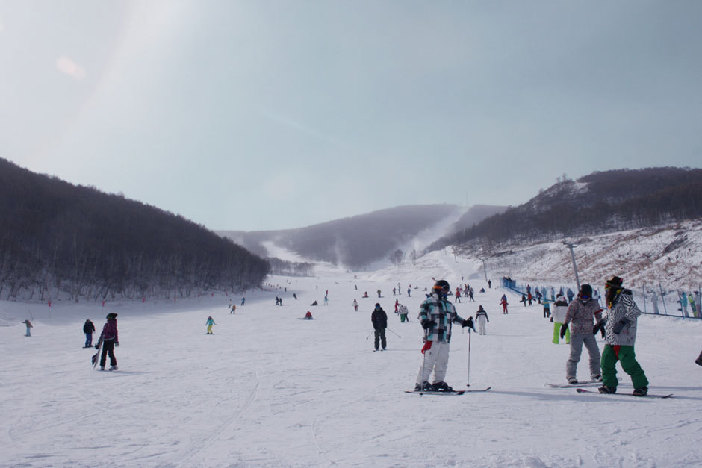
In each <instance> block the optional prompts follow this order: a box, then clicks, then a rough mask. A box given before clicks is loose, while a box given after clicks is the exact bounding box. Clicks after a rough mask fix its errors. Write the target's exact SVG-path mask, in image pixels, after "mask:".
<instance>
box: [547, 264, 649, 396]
mask: <svg viewBox="0 0 702 468" xmlns="http://www.w3.org/2000/svg"><path fill="white" fill-rule="evenodd" d="M622 284H623V280H622V279H621V278H620V277H618V276H612V277H611V278H609V279H608V280H607V281H606V283H605V291H606V295H605V301H606V306H607V310H608V311H607V315H606V317H603V309H602V307H600V304H599V301H598V300H597V299H595V298H594V297H593V290H592V286H590V285H589V284H583V285H582V286H581V287H580V290H579V292H578V294H577V297H575V298H574V299H573V300H572V301H570V303H568V301H566V299H565V297H564V295H563V294H561V293H559V294H558V296H557V297H556V301H555V302H554V304H553V306H552V308H551V309H552V314H551V320H552V321H553V342H554V343H555V344H558V343H559V340H558V338H559V337H560V338H565V340H566V343H568V344H570V356H569V358H568V361H567V362H566V380H567V381H568V383H569V384H577V383H578V380H577V377H576V371H577V365H578V362H579V361H580V355H581V354H582V350H583V346H585V348H586V349H587V351H588V354H589V370H590V379H591V381H592V382H602V386H601V387H599V389H598V390H599V391H600V393H615V392H616V391H617V386H618V383H619V381H618V379H617V371H616V368H615V367H616V363H617V362H621V366H622V369H623V370H624V372H626V373H627V374H628V375H629V376H630V377H631V380H632V384H633V386H634V392H633V395H635V396H645V395H646V394H647V393H648V379H647V378H646V374H645V373H644V370H643V368H642V367H641V365H640V364H639V363H638V361H637V360H636V353H635V351H634V343H635V342H636V324H637V320H638V317H639V316H640V315H641V313H642V312H641V310H640V309H639V308H638V306H637V305H636V303H635V302H634V299H633V295H632V292H631V291H630V290H628V289H625V288H624V287H623V286H622ZM569 325H570V326H569ZM598 332H600V333H602V334H603V337H604V338H605V346H604V349H603V350H602V354H601V355H600V350H599V347H598V345H597V341H596V340H595V335H596V334H597V333H598Z"/></svg>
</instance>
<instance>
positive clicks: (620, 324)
mask: <svg viewBox="0 0 702 468" xmlns="http://www.w3.org/2000/svg"><path fill="white" fill-rule="evenodd" d="M630 323H631V320H629V319H628V318H626V317H625V318H623V319H621V320H620V321H618V322H617V323H615V324H614V327H612V331H613V332H614V333H616V334H617V335H618V334H620V333H621V332H622V330H623V329H624V327H626V326H627V325H629V324H630Z"/></svg>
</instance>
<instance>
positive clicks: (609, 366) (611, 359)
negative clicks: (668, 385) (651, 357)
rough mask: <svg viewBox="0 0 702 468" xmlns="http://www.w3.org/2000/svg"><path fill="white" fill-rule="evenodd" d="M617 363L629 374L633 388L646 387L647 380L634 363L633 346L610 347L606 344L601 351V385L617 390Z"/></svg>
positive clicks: (636, 363)
mask: <svg viewBox="0 0 702 468" xmlns="http://www.w3.org/2000/svg"><path fill="white" fill-rule="evenodd" d="M617 361H620V362H621V363H622V369H623V370H624V372H626V373H627V374H629V376H630V377H631V382H632V384H633V385H634V388H641V387H647V386H648V379H647V378H646V374H644V371H643V369H642V368H641V366H640V365H639V363H638V362H637V361H636V353H635V352H634V347H633V346H618V345H615V346H612V345H609V344H606V345H605V347H604V349H603V350H602V360H601V363H600V365H601V366H602V384H603V385H605V386H606V387H612V388H617V384H618V380H617V369H616V367H615V366H616V364H617Z"/></svg>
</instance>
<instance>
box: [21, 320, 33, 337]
mask: <svg viewBox="0 0 702 468" xmlns="http://www.w3.org/2000/svg"><path fill="white" fill-rule="evenodd" d="M22 323H23V324H24V326H25V327H26V328H27V329H26V331H25V332H24V336H32V328H34V325H32V322H30V321H29V319H25V321H24V322H22Z"/></svg>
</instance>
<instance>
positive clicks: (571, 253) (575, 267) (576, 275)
mask: <svg viewBox="0 0 702 468" xmlns="http://www.w3.org/2000/svg"><path fill="white" fill-rule="evenodd" d="M563 245H565V246H566V247H568V248H569V249H570V259H571V260H572V261H573V271H575V282H576V283H578V291H580V278H579V277H578V265H577V264H576V263H575V252H573V249H574V248H575V247H577V246H576V245H575V244H572V243H570V242H566V241H563Z"/></svg>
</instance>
